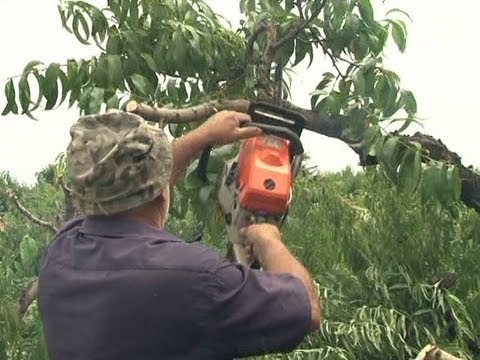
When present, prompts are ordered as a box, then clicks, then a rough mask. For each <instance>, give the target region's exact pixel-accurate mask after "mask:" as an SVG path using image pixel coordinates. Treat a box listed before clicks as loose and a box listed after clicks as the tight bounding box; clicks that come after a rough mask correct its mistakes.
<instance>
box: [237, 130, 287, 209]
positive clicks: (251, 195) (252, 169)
mask: <svg viewBox="0 0 480 360" xmlns="http://www.w3.org/2000/svg"><path fill="white" fill-rule="evenodd" d="M291 181H292V174H291V165H290V155H289V150H288V140H285V139H282V138H280V137H278V136H274V135H264V136H258V137H254V138H250V139H248V140H246V141H245V142H244V143H243V144H242V147H241V149H240V153H239V155H238V172H237V184H238V200H239V204H240V206H241V207H242V208H244V209H247V210H249V211H252V212H255V213H265V214H272V215H277V214H278V215H283V214H284V213H285V212H286V211H287V207H288V202H289V197H290V186H291Z"/></svg>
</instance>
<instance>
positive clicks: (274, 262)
mask: <svg viewBox="0 0 480 360" xmlns="http://www.w3.org/2000/svg"><path fill="white" fill-rule="evenodd" d="M259 262H260V264H261V265H262V268H263V270H267V271H273V272H286V273H289V274H292V275H294V276H296V277H297V278H299V279H300V280H301V281H302V283H303V284H304V285H305V288H306V289H307V293H308V296H309V298H310V305H311V312H312V315H311V316H312V323H311V330H315V329H317V328H318V327H319V325H320V305H319V301H318V298H317V294H316V292H315V287H314V285H313V280H312V278H311V276H310V274H309V273H308V271H307V270H306V269H305V267H304V266H303V265H302V264H301V263H300V262H299V261H298V260H297V259H296V258H295V256H293V255H292V253H290V251H289V250H288V248H287V247H286V246H285V245H284V244H283V243H282V242H280V241H279V242H278V243H275V245H273V246H272V247H270V248H268V250H267V249H266V251H265V252H264V254H263V256H262V258H260V259H259Z"/></svg>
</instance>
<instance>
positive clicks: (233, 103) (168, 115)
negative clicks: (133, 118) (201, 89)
mask: <svg viewBox="0 0 480 360" xmlns="http://www.w3.org/2000/svg"><path fill="white" fill-rule="evenodd" d="M249 104H250V102H249V101H248V100H244V99H234V100H228V99H226V100H213V101H209V102H206V103H203V104H200V105H196V106H192V107H189V108H184V109H172V108H158V107H151V106H147V105H144V104H141V103H137V102H136V101H130V102H129V103H128V104H127V111H128V112H131V113H134V114H137V115H140V116H141V117H143V118H144V119H145V120H148V121H155V122H161V123H168V124H169V123H184V122H192V121H199V120H204V119H206V118H208V117H209V116H212V115H213V114H215V113H216V112H217V111H221V110H232V111H240V112H247V109H248V105H249Z"/></svg>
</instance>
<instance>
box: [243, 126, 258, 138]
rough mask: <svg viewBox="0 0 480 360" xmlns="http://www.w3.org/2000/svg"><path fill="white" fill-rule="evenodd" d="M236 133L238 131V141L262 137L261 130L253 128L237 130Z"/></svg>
mask: <svg viewBox="0 0 480 360" xmlns="http://www.w3.org/2000/svg"><path fill="white" fill-rule="evenodd" d="M238 131H239V135H240V139H247V138H251V137H254V136H260V135H262V129H260V128H258V127H255V126H248V127H244V128H241V129H238Z"/></svg>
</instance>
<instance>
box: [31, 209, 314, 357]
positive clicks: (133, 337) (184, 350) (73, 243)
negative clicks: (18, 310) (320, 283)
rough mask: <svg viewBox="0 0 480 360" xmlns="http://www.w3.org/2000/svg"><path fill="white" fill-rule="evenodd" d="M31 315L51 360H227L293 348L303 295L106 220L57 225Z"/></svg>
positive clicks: (275, 277) (161, 236)
mask: <svg viewBox="0 0 480 360" xmlns="http://www.w3.org/2000/svg"><path fill="white" fill-rule="evenodd" d="M39 307H40V313H41V317H42V321H43V326H44V330H45V337H46V342H47V346H48V351H49V354H50V357H51V359H53V360H56V359H69V360H74V359H88V360H94V359H231V358H232V357H235V356H236V357H241V356H247V355H252V354H260V353H266V352H276V351H286V350H290V349H292V348H294V347H295V346H296V345H298V343H299V342H300V341H301V339H302V338H303V337H304V335H305V334H306V333H307V331H308V328H309V325H310V319H311V310H310V302H309V299H308V295H307V292H306V289H305V287H304V286H303V284H302V283H301V282H300V280H299V279H297V278H296V277H294V276H292V275H289V274H279V273H271V272H268V271H259V270H251V269H249V268H246V267H244V266H242V265H239V264H233V263H230V262H227V261H226V260H224V259H222V258H221V257H220V256H218V255H217V253H216V252H215V251H213V250H212V249H210V248H208V247H206V246H203V245H200V244H189V243H186V242H184V241H182V240H181V239H179V238H177V237H175V236H173V235H172V234H170V233H168V232H167V231H165V230H159V229H156V228H154V227H151V226H149V225H147V224H142V223H139V222H136V221H133V220H128V219H125V218H115V217H87V218H85V219H83V218H81V219H76V220H73V221H71V222H69V223H67V224H65V225H64V227H63V228H62V229H61V230H60V231H59V232H58V233H57V235H56V236H55V238H54V240H53V242H52V243H51V244H50V246H49V247H48V248H47V250H46V252H45V255H44V258H43V263H42V267H41V271H40V277H39Z"/></svg>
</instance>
